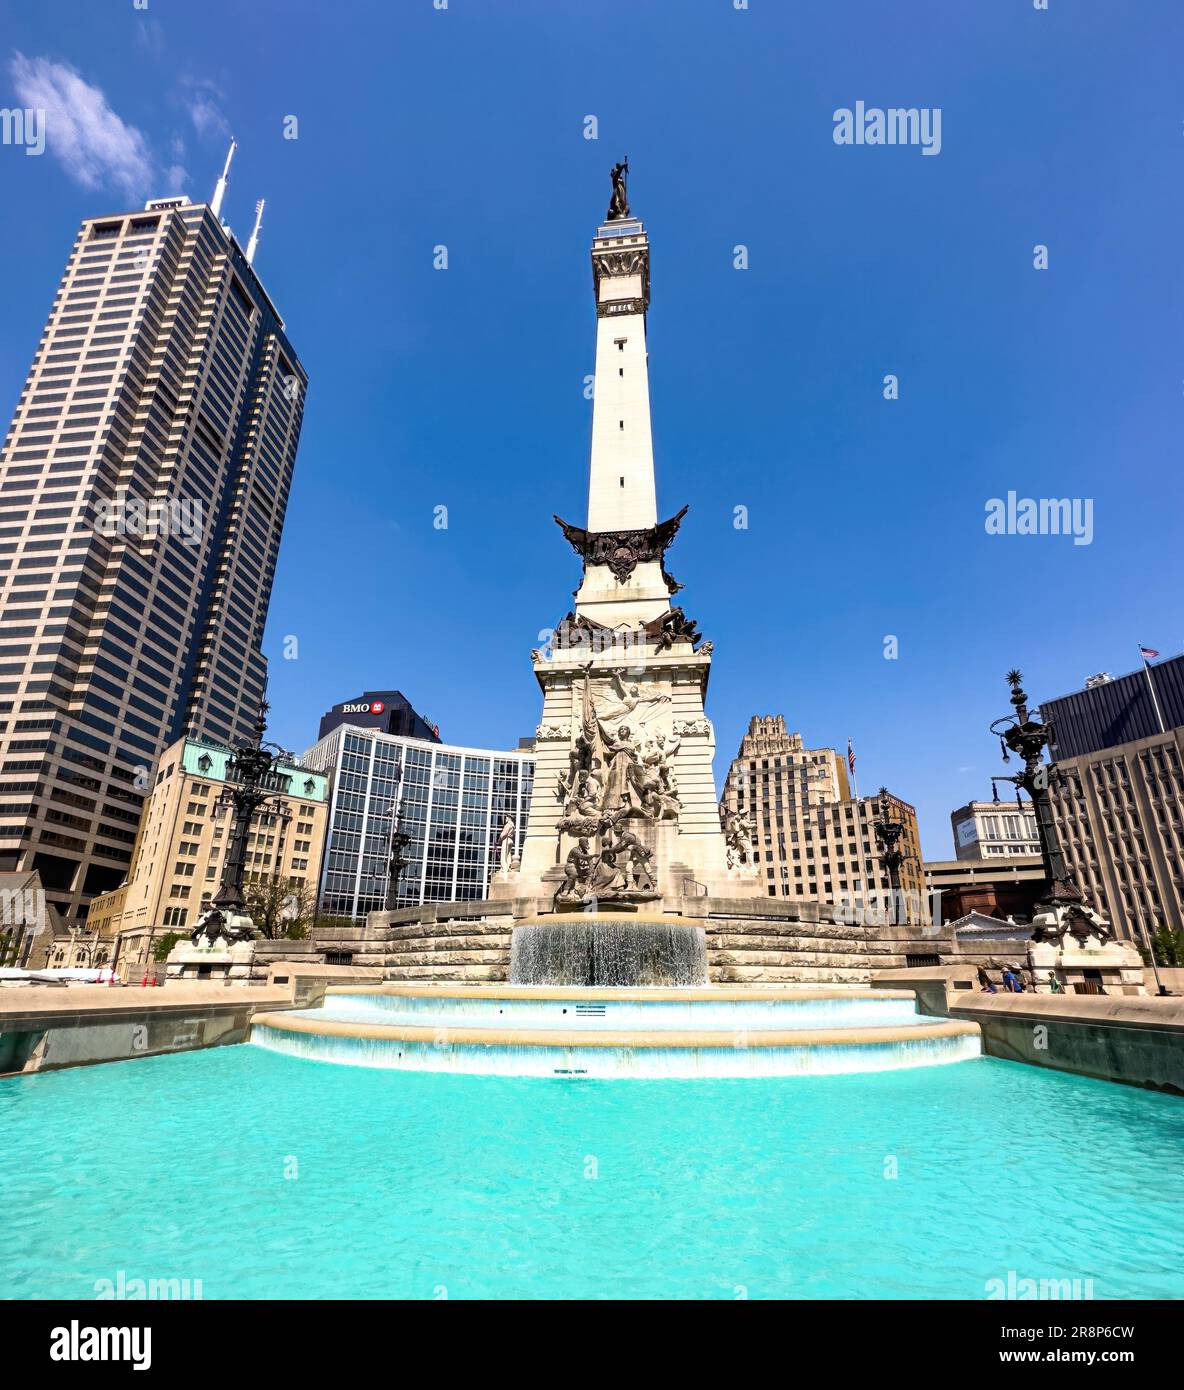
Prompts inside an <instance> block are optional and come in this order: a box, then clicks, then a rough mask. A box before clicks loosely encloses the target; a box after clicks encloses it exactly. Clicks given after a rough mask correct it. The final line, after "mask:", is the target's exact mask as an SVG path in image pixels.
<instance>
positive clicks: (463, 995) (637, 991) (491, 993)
mask: <svg viewBox="0 0 1184 1390" xmlns="http://www.w3.org/2000/svg"><path fill="white" fill-rule="evenodd" d="M325 993H326V994H354V995H358V994H382V995H387V996H392V997H395V998H398V997H399V996H401V995H409V996H413V997H415V998H428V999H542V1000H546V999H559V1000H568V999H571V1000H577V1001H582V1002H587V1001H588V1000H592V999H607V1000H610V1001H612V1002H613V1003H616V1002H618V1001H619V1002H622V1003H629V1002H637V1003H647V1004H678V1003H694V1002H704V1003H708V1002H713V1003H721V1004H731V1003H743V1002H745V1001H753V1002H755V1003H767V1002H768V1001H770V1000H778V1001H782V1000H793V1001H797V1002H801V1003H806V1002H809V1001H814V1000H820V999H821V1000H825V999H858V1000H865V999H914V998H916V995H915V994H914V992H913V990H911V989H802V988H800V987H798V988H791V987H778V986H771V987H766V986H748V987H745V986H740V987H737V988H735V989H728V988H721V987H719V986H716V985H661V986H654V987H645V988H641V987H638V986H636V985H455V984H448V985H404V984H383V985H369V984H368V985H326V986H325Z"/></svg>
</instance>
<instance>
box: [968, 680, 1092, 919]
mask: <svg viewBox="0 0 1184 1390" xmlns="http://www.w3.org/2000/svg"><path fill="white" fill-rule="evenodd" d="M1022 680H1023V676H1022V674H1021V673H1020V672H1019V671H1008V673H1007V683H1008V685H1010V686H1011V703H1012V705H1013V706H1014V707H1015V712H1014V713H1013V714H1005V715H1003V716H1002V717H1001V718H999V719H996V720H995V721H994V722H993V723H992V725H991V732H992V733H993V734H994V735H995V737H996V738H998V739H999V742H1000V746H1001V747H1002V749H1003V761H1004V762H1005V763H1008V762H1010V761H1011V758H1010V756H1009V750H1010V752H1011V753H1015V754H1016V755H1017V756H1018V757H1019V758H1020V759H1021V760H1022V761H1023V764H1024V770H1023V772H1020V773H1016V774H1015V775H1014V776H1010V777H1008V776H1001V777H999V778H998V779H994V778H993V779H992V781H995V780H998V781H1000V782H1013V783H1014V784H1015V786H1016V788H1017V794H1016V801H1017V803H1018V801H1019V794H1018V793H1019V791H1020V790H1023V791H1026V792H1027V793H1028V795H1029V797H1031V799H1032V809H1033V810H1034V811H1035V813H1036V835H1037V837H1038V839H1039V841H1040V857H1041V859H1042V860H1043V861H1044V877H1045V884H1044V888H1043V890H1042V891H1041V894H1040V897H1039V898H1038V899H1037V900H1036V906H1037V907H1038V908H1046V909H1048V910H1050V911H1054V912H1057V911H1058V910H1059V909H1062V908H1065V909H1071V908H1081V907H1082V906H1083V905H1084V903H1085V894H1084V893H1083V892H1082V891H1081V889H1080V888H1079V887H1078V886H1077V880H1076V879H1075V878H1074V877H1073V875H1072V873H1071V872H1070V871H1069V866H1068V864H1067V863H1066V861H1065V856H1064V853H1063V852H1062V850H1061V842H1060V839H1059V837H1058V835H1057V828H1056V825H1055V823H1054V821H1053V815H1052V798H1051V797H1050V795H1049V790H1050V788H1051V787H1052V786H1053V785H1055V783H1056V781H1057V779H1058V776H1059V774H1058V773H1057V769H1056V767H1055V765H1054V766H1049V765H1048V764H1046V763H1045V762H1044V750H1045V749H1046V748H1047V747H1048V745H1049V744H1050V743H1051V742H1052V726H1051V725H1049V724H1045V723H1042V722H1041V721H1040V720H1038V719H1036V718H1034V717H1033V715H1032V713H1031V712H1030V711H1029V709H1028V697H1027V695H1026V694H1025V693H1024V690H1023V687H1022V686H1021V684H1020V682H1021V681H1022ZM1069 915H1073V914H1069ZM1037 932H1042V928H1040V927H1037V929H1036V931H1034V932H1033V933H1032V935H1033V939H1035V940H1039V939H1040V937H1039V936H1037Z"/></svg>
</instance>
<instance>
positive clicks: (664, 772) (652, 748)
mask: <svg viewBox="0 0 1184 1390" xmlns="http://www.w3.org/2000/svg"><path fill="white" fill-rule="evenodd" d="M681 747H682V739H681V738H679V737H678V736H677V735H673V736H672V737H671V738H670V740H669V741H667V739H666V735H665V734H655V735H654V736H653V738H652V739H650V741H649V742H648V743H647V745H646V752H645V754H644V756H643V759H642V761H643V762H644V763H645V765H646V766H647V767H649V768H652V769H653V771H654V772H655V773H656V774H657V778H658V786H659V789H660V790H661V791H664V792H673V790H674V778H673V775H672V773H671V769H670V764H671V763H672V762H673V761H674V756H675V754H676V753H677V752H678V750H679V749H680V748H681Z"/></svg>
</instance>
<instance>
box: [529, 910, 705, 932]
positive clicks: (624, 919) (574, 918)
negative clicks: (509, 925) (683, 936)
mask: <svg viewBox="0 0 1184 1390" xmlns="http://www.w3.org/2000/svg"><path fill="white" fill-rule="evenodd" d="M558 922H592V923H596V922H611V923H612V925H613V926H626V927H632V926H645V927H686V928H688V929H691V930H693V929H694V928H696V927H702V926H703V922H702V920H701V919H699V918H697V917H684V916H683V915H682V913H681V912H630V911H629V910H628V908H620V909H617V910H616V911H614V910H613V909H612V908H605V909H604V910H603V911H601V912H584V911H583V910H582V909H581V908H578V907H573V908H572V909H571V910H570V911H568V912H541V913H539V914H538V915H537V916H534V917H519V918H517V919H516V920H515V922H514V923H513V929H514V930H515V931H517V930H518V928H519V927H553V926H555V925H556V923H558Z"/></svg>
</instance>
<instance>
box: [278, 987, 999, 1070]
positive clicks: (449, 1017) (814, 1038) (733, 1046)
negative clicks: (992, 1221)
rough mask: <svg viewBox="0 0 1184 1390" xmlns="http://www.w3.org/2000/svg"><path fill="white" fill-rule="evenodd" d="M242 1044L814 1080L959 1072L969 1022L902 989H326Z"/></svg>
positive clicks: (300, 1051)
mask: <svg viewBox="0 0 1184 1390" xmlns="http://www.w3.org/2000/svg"><path fill="white" fill-rule="evenodd" d="M251 1042H252V1043H253V1044H254V1045H256V1046H259V1047H263V1048H267V1049H269V1050H271V1051H275V1052H284V1053H288V1054H289V1055H291V1056H296V1057H303V1058H306V1059H309V1060H313V1061H320V1062H332V1063H338V1064H344V1065H349V1066H362V1067H377V1068H383V1069H387V1070H397V1071H435V1072H455V1073H472V1074H484V1075H496V1076H539V1077H542V1076H546V1077H567V1078H589V1079H606V1080H607V1079H610V1078H662V1077H665V1078H712V1077H748V1076H816V1075H832V1074H837V1073H842V1072H865V1071H891V1070H895V1069H898V1068H907V1067H921V1066H934V1065H938V1064H941V1063H947V1062H960V1061H963V1060H966V1059H969V1058H973V1057H978V1056H979V1055H980V1051H981V1046H980V1038H979V1030H978V1025H977V1024H973V1023H962V1022H958V1021H956V1020H951V1019H936V1018H930V1017H927V1016H925V1015H922V1014H919V1013H918V1012H917V1007H916V1001H915V999H914V998H913V995H912V993H911V992H910V991H905V990H867V991H864V992H861V993H859V994H851V993H848V992H844V991H838V990H834V991H827V990H809V991H793V990H785V989H752V988H749V989H739V990H727V989H719V988H698V989H693V988H692V989H684V988H678V987H674V986H669V985H668V986H666V987H663V988H657V989H624V988H620V987H616V988H614V987H611V986H610V987H605V988H595V987H593V988H583V989H564V988H555V987H544V986H513V985H499V986H476V987H474V986H469V987H462V988H460V989H456V988H445V987H442V986H434V985H385V986H382V987H380V988H377V989H371V990H366V991H364V992H359V991H358V990H357V989H355V988H351V987H348V986H339V987H333V988H330V989H329V990H328V991H327V992H326V996H325V1002H324V1006H323V1007H321V1008H316V1009H303V1010H296V1011H292V1012H285V1013H271V1014H268V1013H261V1014H256V1016H255V1018H254V1021H253V1024H252V1031H251Z"/></svg>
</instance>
